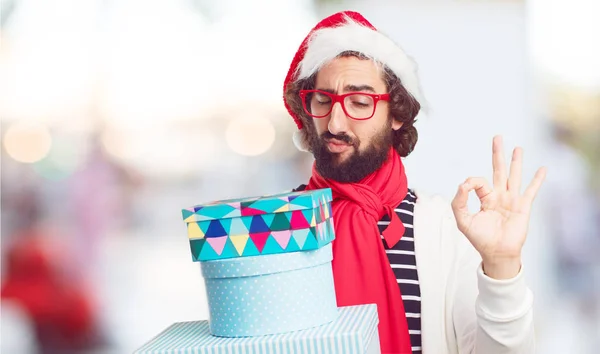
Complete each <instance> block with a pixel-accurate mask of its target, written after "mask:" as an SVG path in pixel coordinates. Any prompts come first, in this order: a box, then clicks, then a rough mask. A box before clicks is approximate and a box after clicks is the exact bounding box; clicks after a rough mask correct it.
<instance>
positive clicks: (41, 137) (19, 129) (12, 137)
mask: <svg viewBox="0 0 600 354" xmlns="http://www.w3.org/2000/svg"><path fill="white" fill-rule="evenodd" d="M3 140H4V149H6V152H7V153H8V155H9V156H10V157H12V158H13V159H15V160H16V161H19V162H23V163H34V162H37V161H39V160H41V159H43V158H44V157H45V156H46V155H47V154H48V152H49V151H50V147H51V146H52V137H51V136H50V132H49V131H48V128H47V127H45V126H44V125H41V124H36V123H29V122H15V123H14V124H12V125H11V126H10V127H9V128H8V129H7V130H6V133H5V134H4V139H3Z"/></svg>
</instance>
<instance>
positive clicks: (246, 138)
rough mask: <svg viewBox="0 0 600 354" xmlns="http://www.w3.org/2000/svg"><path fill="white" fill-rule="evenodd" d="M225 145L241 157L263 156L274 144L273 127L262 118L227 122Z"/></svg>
mask: <svg viewBox="0 0 600 354" xmlns="http://www.w3.org/2000/svg"><path fill="white" fill-rule="evenodd" d="M225 139H226V140H227V145H229V147H230V148H231V149H232V150H233V151H234V152H236V153H237V154H240V155H243V156H257V155H261V154H264V153H265V152H267V150H269V149H270V148H271V146H273V143H274V142H275V127H274V126H273V123H271V121H269V120H268V119H266V118H263V117H244V118H237V119H233V120H231V121H230V122H229V125H228V126H227V130H226V132H225Z"/></svg>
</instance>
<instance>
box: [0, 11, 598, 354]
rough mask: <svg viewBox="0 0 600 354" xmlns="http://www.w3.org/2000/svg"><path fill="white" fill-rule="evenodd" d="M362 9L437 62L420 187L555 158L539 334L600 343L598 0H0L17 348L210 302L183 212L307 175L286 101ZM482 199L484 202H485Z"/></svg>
mask: <svg viewBox="0 0 600 354" xmlns="http://www.w3.org/2000/svg"><path fill="white" fill-rule="evenodd" d="M343 9H352V10H358V11H360V12H362V13H363V14H364V15H365V16H366V17H367V18H368V19H369V20H370V21H371V22H372V23H373V24H374V25H375V26H376V27H378V28H379V29H380V30H381V31H383V32H385V33H386V34H388V35H389V36H391V37H392V38H393V39H394V40H395V41H396V42H398V43H400V44H401V45H402V46H403V47H404V49H405V50H406V51H407V52H409V53H410V54H411V55H412V56H413V57H414V58H415V59H416V61H417V62H418V63H419V70H420V75H421V78H422V81H423V88H424V92H425V95H426V97H427V98H428V101H429V105H430V107H431V110H430V112H429V114H428V116H427V117H426V118H425V119H423V120H421V121H419V123H417V124H416V127H417V129H418V130H419V136H420V138H419V143H418V144H417V146H416V150H415V151H414V153H413V154H411V156H409V157H408V158H407V159H405V163H406V168H407V173H408V178H409V185H410V186H411V187H413V188H416V189H418V190H421V191H423V192H426V193H430V194H441V195H443V196H444V197H446V198H447V199H451V198H452V197H453V195H454V193H455V189H456V187H457V186H458V184H459V183H461V182H462V181H463V180H464V179H465V178H466V177H469V176H486V177H488V178H491V141H492V137H493V135H495V134H502V135H503V136H504V140H505V146H506V152H505V153H506V154H507V155H508V156H510V155H509V154H510V150H509V149H512V148H513V147H514V146H515V145H517V144H518V145H520V146H523V148H524V151H525V166H524V179H525V180H526V181H525V182H524V183H528V182H529V180H530V179H531V178H532V177H533V173H534V172H535V170H536V169H537V168H538V167H539V166H542V165H545V166H548V168H549V172H548V179H547V181H546V183H545V185H544V187H543V188H542V191H541V192H540V196H539V198H538V199H537V200H536V203H535V206H534V213H533V215H532V221H531V227H530V233H529V238H528V240H527V243H526V247H525V256H524V257H525V266H526V272H527V273H526V274H527V277H528V281H529V283H530V286H531V287H532V289H533V291H534V293H535V295H536V302H535V306H536V327H537V336H538V342H539V348H538V349H539V353H597V352H598V349H597V348H599V347H600V300H599V299H600V257H598V254H600V253H599V252H600V231H599V230H600V2H599V1H597V0H532V1H518V0H513V1H500V0H496V1H494V0H487V1H486V0H479V1H477V0H462V1H459V0H437V1H416V0H415V1H400V0H395V1H392V0H388V1H385V0H375V1H366V0H356V1H350V0H276V1H275V0H274V1H268V0H251V1H249V0H219V1H217V0H119V1H111V0H53V1H49V0H45V1H42V0H0V16H1V21H2V22H1V27H0V40H1V42H0V117H1V118H2V123H1V139H2V144H1V145H2V148H1V151H2V155H1V158H2V160H1V161H2V165H1V183H2V190H1V200H2V220H1V221H2V222H1V232H2V239H1V241H2V244H1V246H2V247H1V260H2V262H1V263H2V264H1V265H2V268H1V269H2V290H1V299H2V307H1V310H2V316H1V319H2V321H1V325H2V327H1V331H2V332H1V334H2V337H1V340H2V344H1V349H2V353H125V352H131V351H133V350H134V349H135V348H137V347H139V346H141V345H142V344H143V343H144V342H145V341H147V340H149V339H150V338H151V337H153V336H154V335H156V334H157V333H159V332H160V331H161V330H163V329H164V328H165V327H167V326H169V325H170V324H171V323H173V322H176V321H190V320H199V319H206V318H207V317H208V308H207V304H206V295H205V293H204V287H203V282H202V278H201V275H200V269H199V266H198V264H196V263H193V262H192V261H191V255H190V252H189V246H188V241H187V233H186V228H185V225H184V223H183V221H182V219H181V209H182V208H185V207H189V206H192V205H195V204H200V203H203V202H207V201H212V200H216V199H224V198H234V197H242V196H252V195H261V194H266V193H277V192H281V191H285V190H289V189H292V188H295V187H297V186H298V185H300V184H301V183H303V182H305V181H307V179H308V176H309V174H310V166H311V163H312V157H311V156H310V155H309V154H306V153H300V152H298V151H297V150H296V149H295V148H294V146H293V144H292V139H291V135H292V132H293V131H294V130H295V126H294V124H293V122H292V120H291V118H290V117H289V116H288V115H287V113H286V111H285V109H284V106H283V104H282V101H281V93H282V92H281V87H282V83H283V79H284V77H285V75H286V73H287V68H288V66H289V64H290V62H291V59H292V57H293V55H294V53H295V51H296V50H297V48H298V46H299V44H300V42H301V41H302V39H303V38H304V36H305V35H306V34H307V33H308V31H309V30H310V28H312V26H314V25H315V24H316V23H317V22H318V20H320V19H321V18H323V17H325V16H327V15H329V14H332V13H333V12H336V11H339V10H343ZM471 203H473V207H474V208H476V207H477V205H476V203H475V201H474V200H471Z"/></svg>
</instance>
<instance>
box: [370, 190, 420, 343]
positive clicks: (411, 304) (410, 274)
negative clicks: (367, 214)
mask: <svg viewBox="0 0 600 354" xmlns="http://www.w3.org/2000/svg"><path fill="white" fill-rule="evenodd" d="M416 201H417V197H416V195H415V194H414V192H413V191H412V190H409V191H408V194H407V195H406V197H405V198H404V200H403V201H402V202H401V203H400V205H399V206H398V207H397V208H396V209H395V211H396V214H397V215H398V217H400V220H401V221H402V223H403V224H404V230H405V231H404V235H403V236H402V238H401V239H400V241H399V242H398V243H397V244H396V245H394V247H393V248H389V247H388V246H387V244H386V242H385V241H384V240H383V236H381V238H382V242H383V246H384V248H385V253H386V254H387V256H388V259H389V261H390V266H391V267H392V270H393V271H394V275H395V276H396V281H397V282H398V286H400V292H401V293H402V301H403V303H404V311H405V312H406V320H407V321H408V332H409V334H410V344H411V346H412V352H413V354H414V353H421V290H420V288H419V276H418V274H417V260H416V258H415V243H414V232H413V217H414V209H415V203H416ZM389 223H390V218H389V217H388V216H387V215H385V216H384V217H383V218H382V219H381V221H379V222H378V223H377V224H378V226H379V233H382V232H383V230H385V228H386V227H387V225H389Z"/></svg>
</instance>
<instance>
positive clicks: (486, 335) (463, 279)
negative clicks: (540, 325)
mask: <svg viewBox="0 0 600 354" xmlns="http://www.w3.org/2000/svg"><path fill="white" fill-rule="evenodd" d="M456 232H458V237H462V238H464V239H465V240H466V237H465V236H464V235H462V233H460V232H459V231H458V230H456ZM467 243H468V240H467ZM463 250H464V253H463V255H462V257H460V258H459V264H458V267H457V273H456V274H455V277H454V279H455V281H456V284H455V288H454V289H455V291H454V299H453V310H452V315H453V324H454V331H455V335H456V341H457V345H458V352H459V353H461V354H462V353H470V354H496V353H498V354H499V353H510V354H517V353H519V354H528V353H534V352H535V338H534V337H535V334H534V329H533V294H532V292H531V290H530V289H529V288H528V287H527V285H526V283H525V277H524V274H523V272H524V268H523V267H522V268H521V270H520V271H519V274H517V276H516V277H514V278H512V279H506V280H496V279H492V278H490V277H488V276H487V275H485V274H484V272H483V270H482V263H481V258H480V256H479V254H478V253H477V251H476V250H475V249H474V248H473V246H471V244H470V243H468V244H467V245H464V248H463Z"/></svg>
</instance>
